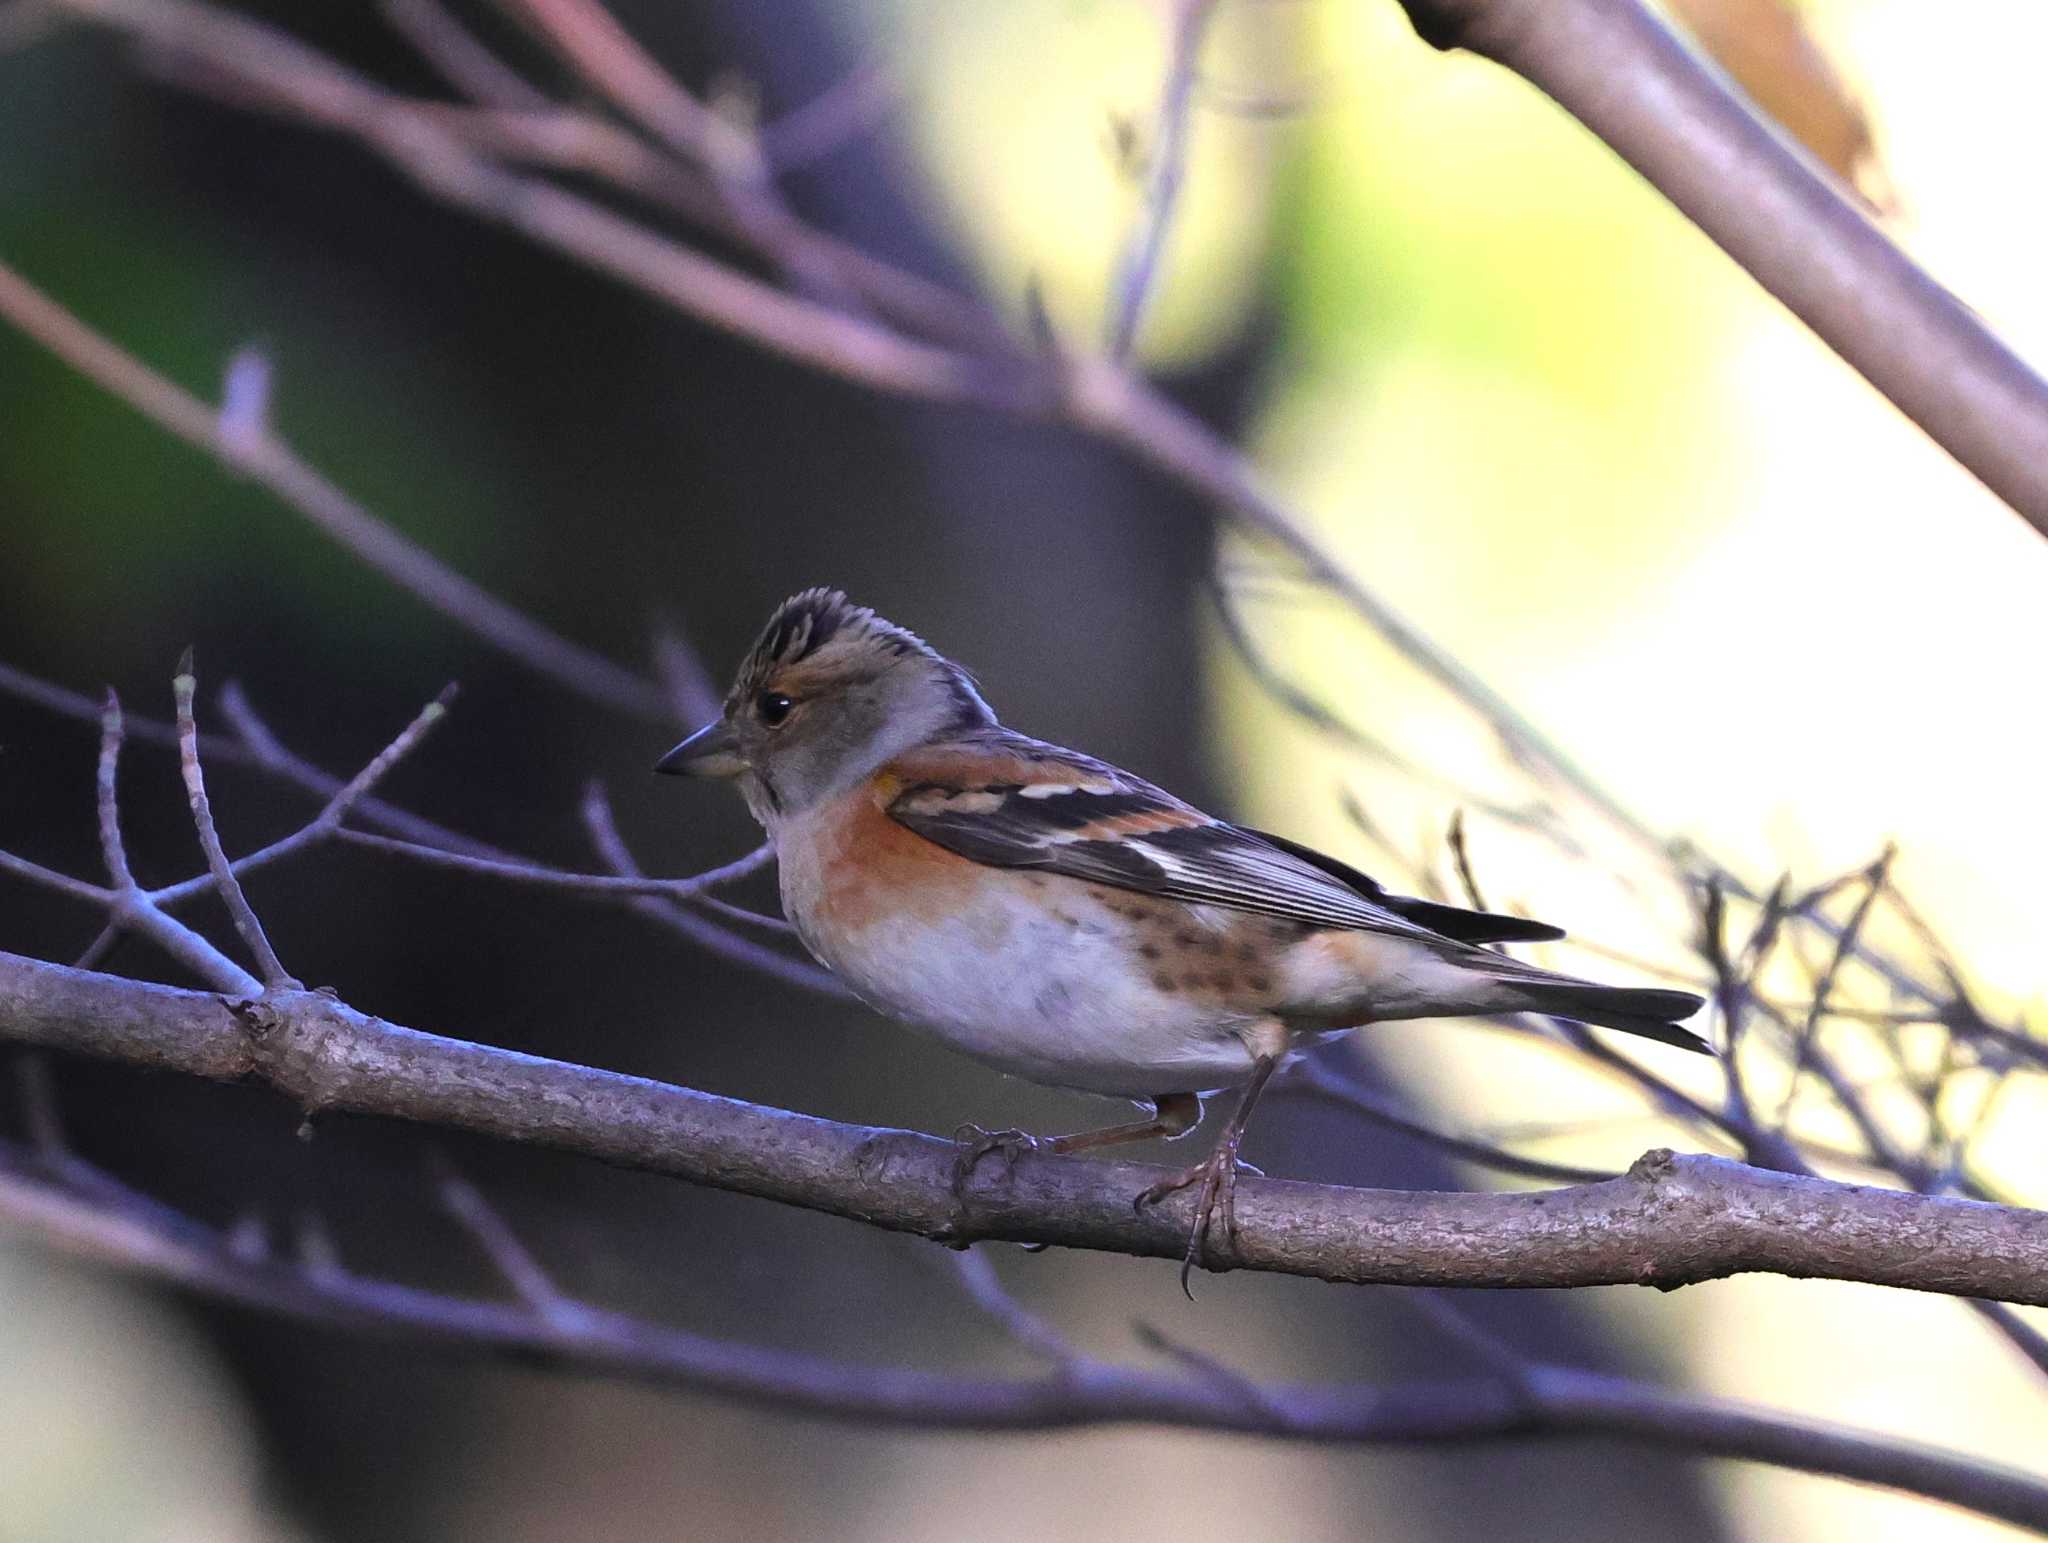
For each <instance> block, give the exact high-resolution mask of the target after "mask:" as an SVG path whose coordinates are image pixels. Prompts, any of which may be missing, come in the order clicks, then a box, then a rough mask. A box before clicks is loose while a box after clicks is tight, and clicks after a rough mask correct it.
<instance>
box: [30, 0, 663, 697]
mask: <svg viewBox="0 0 2048 1543" xmlns="http://www.w3.org/2000/svg"><path fill="white" fill-rule="evenodd" d="M66 3H68V0H66ZM0 316H4V317H6V318H7V320H8V321H10V322H12V323H13V324H14V325H15V326H17V327H19V328H20V329H21V330H22V331H23V332H25V333H27V334H28V335H29V336H30V337H32V338H34V339H35V340H36V341H37V342H39V343H41V344H42V345H43V346H44V347H45V348H47V349H49V350H50V352H52V353H54V354H56V355H57V356H58V357H59V358H61V359H62V360H64V362H65V363H67V364H69V365H70V366H71V367H72V368H73V369H75V370H77V371H78V372H79V373H80V374H81V375H84V376H86V377H87V378H88V379H90V380H92V381H94V382H95V383H97V384H98V385H100V386H101V387H103V388H104V389H106V390H107V391H109V392H111V393H113V394H114V395H115V396H117V397H119V398H120V399H121V400H122V401H125V402H127V403H128V404H129V405H130V406H131V407H133V408H135V409H136V410H137V411H138V412H140V413H142V414H143V415H144V416H145V417H147V418H149V419H150V420H151V421H152V422H154V423H155V424H157V425H158V426H159V427H160V428H163V429H165V430H167V431H168V432H170V433H171V434H174V435H176V436H177V437H178V438H179V439H182V440H184V441H185V442H186V443H187V444H190V445H193V446H195V447H197V448H198V449H200V450H202V451H205V452H206V453H208V454H210V455H214V456H216V457H218V458H219V459H220V460H221V462H222V464H223V465H224V466H226V467H227V468H228V469H229V470H231V471H233V472H236V473H238V474H240V475H243V476H247V477H249V478H251V479H252V480H254V481H256V482H258V483H260V484H261V485H262V486H263V487H264V488H266V489H267V490H268V491H270V492H271V493H272V494H274V495H275V496H276V497H277V498H278V499H279V500H281V501H282V502H283V503H285V504H286V505H288V506H289V507H290V508H292V509H293V510H295V511H296V512H297V513H299V514H300V515H302V516H303V517H304V518H305V519H307V520H308V521H310V522H311V523H312V524H313V525H315V526H317V527H318V528H319V529H320V530H322V531H323V532H325V533H326V534H327V535H328V536H330V537H332V538H333V539H334V540H336V541H338V542H339V543H340V544H341V545H342V546H344V547H346V548H347V549H348V550H349V551H350V552H352V553H354V554H355V556H356V557H357V558H358V559H359V560H361V561H362V562H364V563H366V564H368V565H369V566H370V567H371V568H374V569H376V570H377V571H378V572H379V573H382V574H383V575H384V576H385V577H386V578H388V579H390V580H391V581H392V582H393V583H395V584H397V585H398V586H399V587H400V588H402V589H405V590H407V591H409V592H410V593H412V594H413V595H414V596H416V597H417V598H419V599H420V600H423V601H424V602H426V603H427V604H428V605H429V606H431V607H432V608H433V609H434V610H436V611H438V612H440V613H441V614H442V615H443V616H446V617H447V618H448V619H449V620H451V621H454V622H456V623H457V624H458V625H460V626H462V627H464V628H466V629H468V630H469V631H470V632H472V633H474V634H475V635H476V636H478V637H480V638H482V639H484V640H485V641H486V642H489V643H491V644H493V645H495V646H496V647H498V648H499V649H502V650H503V651H504V652H505V653H507V654H509V655H511V656H512V657H513V658H515V659H517V660H519V661H520V662H521V663H522V664H525V665H526V666H527V667H528V668H530V669H532V670H535V671H537V672H538V673H540V674H542V675H546V676H548V677H549V678H551V679H553V680H555V681H556V682H558V683H559V684H561V685H564V686H567V687H568V688H570V689H571V690H573V691H575V692H577V693H578V694H580V695H582V696H585V697H587V698H589V699H590V700H592V701H595V702H598V703H601V704H603V705H605V706H608V707H613V708H616V709H618V710H620V711H623V712H630V713H633V714H635V715H637V716H640V717H645V718H652V719H656V720H660V721H666V720H667V717H668V705H667V702H666V700H665V699H664V698H663V696H662V693H661V691H660V689H659V688H658V687H656V686H655V685H654V684H653V683H652V682H650V681H646V680H642V679H641V678H640V677H639V676H638V675H635V674H634V673H633V672H632V671H630V670H626V669H624V668H622V667H621V666H619V665H616V664H613V663H612V662H611V661H610V660H609V659H605V658H603V657H602V656H601V655H598V654H595V653H592V652H591V651H590V650H588V649H586V648H584V647H583V646H582V645H580V644H577V643H571V642H570V641H568V640H567V639H566V638H563V637H562V636H560V635H559V634H558V633H555V632H551V631H549V630H548V629H547V628H546V627H543V626H541V625H540V623H538V622H536V621H534V620H533V619H532V618H531V617H529V616H528V615H526V613H524V612H523V611H520V610H517V609H515V608H514V607H512V606H509V605H507V604H506V603H505V602H504V601H502V600H500V599H498V598H497V597H496V596H495V595H492V594H489V593H487V592H486V591H485V590H484V589H482V588H481V587H480V586H478V585H477V584H475V583H472V582H471V581H470V580H468V579H466V578H463V577H462V576H461V575H460V574H458V573H456V572H455V571H454V570H452V569H450V568H448V567H447V566H446V565H445V564H443V563H442V562H441V561H440V560H439V559H438V558H436V557H434V556H432V555H431V554H430V553H428V552H427V550H426V549H425V548H424V547H422V546H420V545H419V544H418V543H416V542H414V541H413V540H412V539H411V538H409V537H406V536H402V535H400V534H399V533H398V532H397V531H396V530H394V529H393V528H392V527H391V526H389V525H387V524H385V523H384V522H383V521H382V520H380V519H378V518H377V517H376V516H375V515H373V514H372V513H370V511H369V510H368V509H366V508H364V507H363V505H361V504H359V503H357V502H356V501H355V500H354V499H352V498H350V497H349V496H348V495H347V494H346V493H344V492H343V491H342V490H341V489H340V488H339V487H337V486H336V485H335V484H334V483H332V482H330V481H329V480H328V479H327V478H326V477H325V476H323V475H322V474H321V473H320V472H318V471H316V470H315V469H314V468H313V467H312V466H311V465H309V464H308V463H307V462H305V461H303V460H301V459H300V458H299V457H298V455H297V454H296V453H294V452H293V451H292V450H291V448H290V447H289V446H287V445H286V444H284V443H283V442H282V441H281V440H279V439H277V438H276V437H275V436H274V435H272V434H270V433H268V432H267V431H255V432H252V431H249V430H247V429H246V428H244V429H243V430H242V432H241V434H240V437H239V438H236V439H234V440H233V443H234V444H235V446H236V448H235V449H234V450H233V451H232V452H230V451H229V450H228V449H227V448H226V447H225V446H224V444H223V442H222V438H221V433H220V429H221V420H220V416H219V414H218V413H216V412H215V411H214V410H213V409H212V408H210V407H208V406H207V405H206V404H205V403H204V402H202V401H200V400H199V398H197V397H196V396H194V395H192V393H190V392H189V391H187V390H185V388H184V387H182V386H180V385H178V384H177V383H176V382H174V381H172V380H170V379H169V378H167V377H166V376H164V375H162V374H159V373H158V372H157V371H155V370H153V369H151V368H150V367H149V366H148V365H146V364H144V363H143V362H142V361H141V360H140V359H137V358H136V357H135V356H134V355H132V354H130V353H128V352H127V351H125V350H124V349H121V348H119V347H118V346H116V345H115V344H114V343H112V342H110V341H108V340H107V339H106V338H105V337H103V336H101V335H100V334H99V333H96V332H94V331H93V330H92V329H91V328H89V327H87V326H86V325H85V324H84V323H83V322H81V321H80V320H79V319H78V318H77V317H76V316H74V315H72V314H71V313H70V312H69V311H67V310H65V309H64V308H63V307H62V306H59V305H57V304H56V303H55V302H53V301H52V300H50V298H49V297H48V296H46V295H44V294H43V293H42V292H41V291H40V290H38V289H36V288H35V287H34V286H33V285H32V284H30V283H29V282H28V281H27V280H26V279H24V278H23V277H22V276H21V275H20V274H19V273H17V272H16V271H15V270H14V269H12V268H10V267H7V266H6V265H5V264H0Z"/></svg>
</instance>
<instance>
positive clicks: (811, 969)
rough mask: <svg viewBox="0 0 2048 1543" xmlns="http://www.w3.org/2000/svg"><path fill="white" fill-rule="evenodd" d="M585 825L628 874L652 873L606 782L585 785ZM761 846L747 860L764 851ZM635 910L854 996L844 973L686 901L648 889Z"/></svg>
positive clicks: (742, 960) (706, 943)
mask: <svg viewBox="0 0 2048 1543" xmlns="http://www.w3.org/2000/svg"><path fill="white" fill-rule="evenodd" d="M581 813H582V816H583V827H584V829H585V830H587V831H588V832H589V833H590V841H591V845H593V846H594V847H596V849H597V854H598V856H599V858H600V859H602V860H603V862H604V864H605V866H606V867H608V868H610V869H611V870H612V872H613V873H615V874H618V875H620V876H621V877H623V878H631V879H640V878H645V877H646V875H645V874H643V873H642V872H641V871H640V865H639V863H638V862H636V861H635V860H634V858H633V854H632V852H631V851H630V850H629V849H628V848H627V846H626V842H625V838H624V837H622V836H621V835H620V834H619V828H618V825H617V824H616V823H615V822H614V821H613V819H612V810H611V801H610V800H609V799H608V798H606V797H605V791H604V785H603V784H602V783H600V782H597V781H594V780H593V781H592V782H591V783H590V784H589V785H588V786H586V787H585V788H584V790H583V805H582V809H581ZM760 855H761V854H760V852H759V850H758V849H757V850H756V851H755V852H754V853H751V854H749V856H748V857H744V858H741V859H740V861H741V862H747V861H750V860H752V859H754V858H759V857H760ZM630 903H631V906H632V908H633V910H635V911H637V912H638V913H639V914H640V915H642V916H645V917H647V918H649V919H650V920H652V921H655V922H659V923H660V924H661V925H662V926H665V927H668V928H669V929H671V930H672V931H675V932H680V933H682V934H683V936H685V937H687V938H689V939H690V940H691V941H692V942H694V943H696V944H698V945H699V946H701V947H703V948H708V949H710V950H711V951H712V952H713V953H715V954H719V955H722V956H723V957H725V958H727V959H730V960H732V961H733V962H734V963H736V964H740V965H743V966H745V967H746V968H747V969H750V970H755V971H758V972H759V973H761V974H763V975H768V976H772V977H773V978H775V979H776V980H780V981H785V982H787V983H788V984H790V985H793V986H801V987H803V988H804V989H805V990H806V991H812V992H815V993H817V994H818V995H819V996H828V997H839V998H842V999H847V998H851V997H852V995H853V993H852V992H850V991H848V990H847V989H846V987H845V986H844V985H843V984H842V983H841V982H840V980H839V977H838V976H836V975H834V974H832V973H831V972H830V971H829V970H821V969H819V968H818V966H816V965H814V964H812V963H810V962H809V961H808V960H803V959H792V958H790V957H789V956H788V955H786V954H779V953H777V952H775V950H774V949H772V948H763V947H762V946H761V945H760V944H758V943H755V942H753V941H751V940H750V939H747V938H743V937H739V936H736V935H735V934H733V933H731V932H728V931H726V929H725V928H723V927H720V926H718V925H716V924H715V923H713V922H711V921H709V920H707V919H706V918H704V917H702V916H694V915H692V914H691V913H690V912H689V911H688V910H687V909H685V908H684V907H682V906H680V905H677V904H676V903H675V901H673V900H671V899H669V898H667V897H666V896H656V895H643V896H639V897H636V898H635V899H633V900H632V901H631V902H630Z"/></svg>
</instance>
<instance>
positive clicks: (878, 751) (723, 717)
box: [655, 589, 995, 830]
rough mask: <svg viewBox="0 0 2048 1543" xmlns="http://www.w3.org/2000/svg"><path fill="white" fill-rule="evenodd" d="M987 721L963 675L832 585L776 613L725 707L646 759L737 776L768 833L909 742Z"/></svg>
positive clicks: (665, 766) (663, 767) (686, 771)
mask: <svg viewBox="0 0 2048 1543" xmlns="http://www.w3.org/2000/svg"><path fill="white" fill-rule="evenodd" d="M993 722H995V714H994V713H992V712H990V711H989V706H988V704H987V703H986V702H984V701H983V700H982V699H981V694H980V693H979V692H978V691H976V690H975V689H974V682H973V680H972V678H970V677H969V675H968V674H967V672H966V671H965V670H963V669H962V668H961V667H960V666H959V665H957V664H955V663H953V661H952V660H950V659H948V658H946V657H945V656H944V655H943V654H941V653H939V652H938V650H936V649H934V648H933V647H932V646H931V645H930V644H928V643H926V642H925V641H924V639H923V638H920V637H918V636H917V635H916V634H915V633H913V632H907V631H905V630H904V629H903V628H901V627H898V626H896V625H895V624H894V623H892V622H888V621H884V620H883V619H882V618H881V617H879V616H877V615H876V614H875V613H874V612H873V611H871V610H869V609H868V608H867V607H865V606H858V605H855V604H853V602H852V601H850V600H848V599H847V598H846V596H845V595H843V594H841V593H840V592H839V591H838V590H836V589H807V590H805V591H804V592H803V593H802V594H800V595H793V596H791V597H790V598H789V599H788V600H785V601H783V602H782V604H781V605H779V606H777V607H776V609H775V614H774V615H773V616H771V617H770V618H769V619H768V625H767V626H766V627H765V628H764V629H763V630H762V632H761V636H760V638H759V640H758V641H757V642H756V643H755V644H754V646H753V649H752V650H751V651H750V652H749V653H748V655H747V657H746V660H745V662H744V663H743V664H741V665H740V669H739V677H738V679H737V680H736V681H735V682H734V683H733V688H732V690H731V692H730V693H728V694H727V696H726V699H725V710H724V712H723V713H722V714H720V716H719V717H718V718H717V719H716V720H715V721H714V722H712V723H709V724H707V725H705V726H704V727H703V728H701V729H699V730H698V731H697V732H696V733H694V734H692V735H691V736H690V737H689V738H688V739H686V740H684V741H683V742H682V743H681V744H680V745H677V746H676V747H675V749H673V750H671V751H669V753H668V754H667V755H665V756H663V757H662V758H661V759H660V760H659V761H658V762H656V763H655V770H656V771H662V772H673V773H678V774H681V775H684V776H694V777H720V778H738V779H739V782H740V788H741V791H742V792H743V793H744V794H745V795H746V798H747V803H748V804H749V806H750V807H752V809H753V811H754V813H755V815H756V816H757V817H758V818H759V819H760V820H761V823H762V824H763V825H766V826H768V827H769V829H771V830H773V829H774V828H775V826H776V825H777V824H779V823H780V822H781V821H782V820H785V819H788V818H790V817H792V816H794V815H796V814H799V813H801V812H802V811H803V810H805V809H808V808H811V807H813V806H814V805H816V804H818V803H819V802H821V801H822V800H824V799H827V798H830V797H831V796H832V795H833V794H835V793H839V792H841V791H843V790H845V789H846V788H849V787H851V786H853V784H854V783H856V782H858V781H859V780H860V779H861V778H863V777H865V776H867V775H868V774H869V773H870V772H872V771H874V770H875V769H876V768H877V767H879V766H881V765H882V764H883V763H884V762H885V761H888V760H889V759H890V758H892V757H894V756H897V755H900V754H902V753H903V752H904V751H906V750H908V749H911V748H912V747H913V746H916V745H922V744H929V743H931V742H932V741H934V740H939V739H945V738H948V737H950V736H952V735H956V734H960V733H963V732H967V731H969V730H972V729H975V728H980V727H983V726H986V725H988V724H991V723H993Z"/></svg>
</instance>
